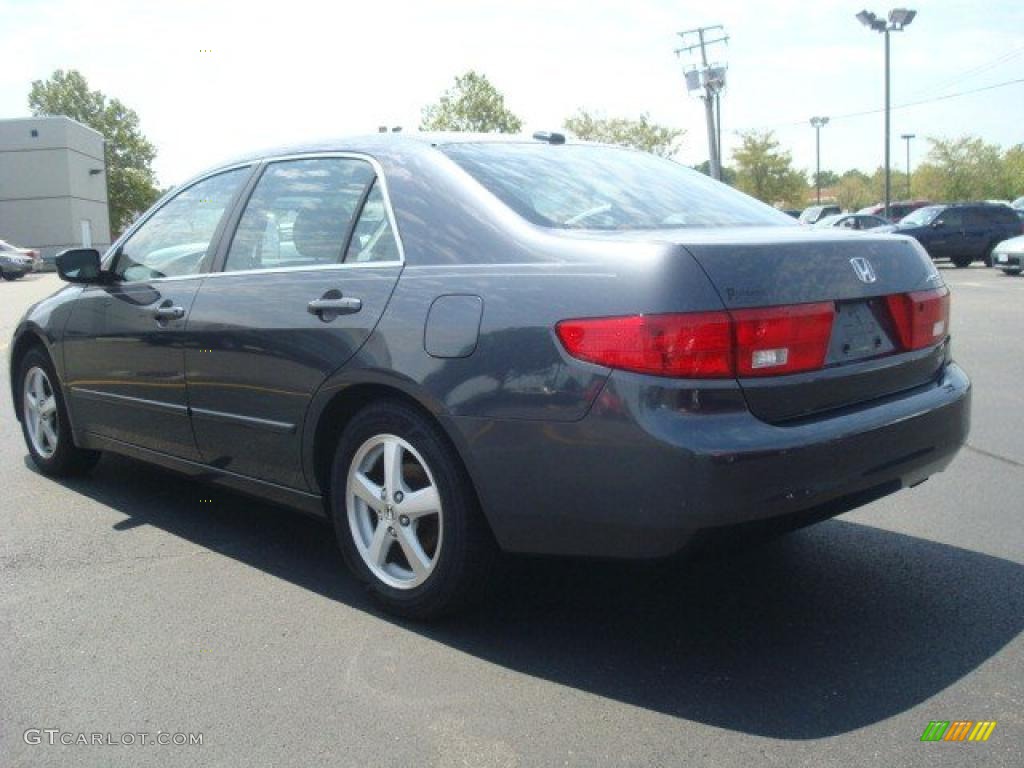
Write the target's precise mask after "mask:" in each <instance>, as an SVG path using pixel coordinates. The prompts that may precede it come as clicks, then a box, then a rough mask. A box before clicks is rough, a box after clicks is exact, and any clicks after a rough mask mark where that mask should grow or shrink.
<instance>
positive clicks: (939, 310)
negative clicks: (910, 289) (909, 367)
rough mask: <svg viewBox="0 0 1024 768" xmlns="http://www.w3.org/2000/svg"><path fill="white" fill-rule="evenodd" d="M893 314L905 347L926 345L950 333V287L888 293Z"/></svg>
mask: <svg viewBox="0 0 1024 768" xmlns="http://www.w3.org/2000/svg"><path fill="white" fill-rule="evenodd" d="M885 300H886V303H887V304H888V306H889V314H890V315H891V316H892V321H893V324H894V325H895V327H896V335H897V336H898V337H899V344H900V347H902V348H903V349H904V350H914V349H924V348H925V347H930V346H932V345H933V344H938V343H939V342H940V341H942V340H943V339H944V338H946V336H947V335H948V334H949V289H948V288H937V289H935V290H933V291H916V292H914V293H900V294H896V295H894V296H886V297H885Z"/></svg>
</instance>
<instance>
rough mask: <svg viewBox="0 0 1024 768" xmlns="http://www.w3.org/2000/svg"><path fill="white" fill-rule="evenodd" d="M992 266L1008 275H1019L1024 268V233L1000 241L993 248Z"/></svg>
mask: <svg viewBox="0 0 1024 768" xmlns="http://www.w3.org/2000/svg"><path fill="white" fill-rule="evenodd" d="M992 266H993V267H995V268H996V269H1001V270H1003V272H1005V273H1006V274H1008V275H1019V274H1020V273H1021V270H1022V269H1024V235H1021V236H1020V237H1011V238H1010V239H1009V240H1003V242H1001V243H998V244H997V245H996V247H995V248H993V249H992Z"/></svg>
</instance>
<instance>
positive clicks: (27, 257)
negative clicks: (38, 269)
mask: <svg viewBox="0 0 1024 768" xmlns="http://www.w3.org/2000/svg"><path fill="white" fill-rule="evenodd" d="M34 253H35V252H34V251H27V250H25V249H24V248H15V247H14V246H13V245H11V244H10V243H8V242H5V241H3V240H0V276H2V277H3V279H4V280H17V279H18V278H19V277H24V276H25V274H26V273H28V272H31V271H32V270H33V269H34V268H35V263H36V261H35V259H34V258H33V254H34Z"/></svg>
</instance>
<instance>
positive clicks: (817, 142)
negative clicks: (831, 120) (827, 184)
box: [811, 117, 828, 205]
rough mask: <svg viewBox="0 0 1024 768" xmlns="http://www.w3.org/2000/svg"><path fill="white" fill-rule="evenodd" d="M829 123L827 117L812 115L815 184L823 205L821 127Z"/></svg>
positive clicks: (819, 203)
mask: <svg viewBox="0 0 1024 768" xmlns="http://www.w3.org/2000/svg"><path fill="white" fill-rule="evenodd" d="M825 125H828V118H827V117H812V118H811V126H812V127H813V128H814V157H815V160H814V168H815V172H814V186H815V188H816V189H817V190H818V205H821V129H822V126H825Z"/></svg>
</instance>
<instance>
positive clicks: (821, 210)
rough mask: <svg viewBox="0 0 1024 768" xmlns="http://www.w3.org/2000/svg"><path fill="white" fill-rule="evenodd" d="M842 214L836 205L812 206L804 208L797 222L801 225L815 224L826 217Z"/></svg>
mask: <svg viewBox="0 0 1024 768" xmlns="http://www.w3.org/2000/svg"><path fill="white" fill-rule="evenodd" d="M842 212H843V209H842V208H840V207H839V206H838V205H812V206H811V207H810V208H804V210H803V213H801V214H800V217H799V218H798V219H797V221H799V222H800V223H801V224H817V223H818V222H819V221H821V220H822V219H823V218H825V217H826V216H832V215H834V214H836V213H842Z"/></svg>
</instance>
